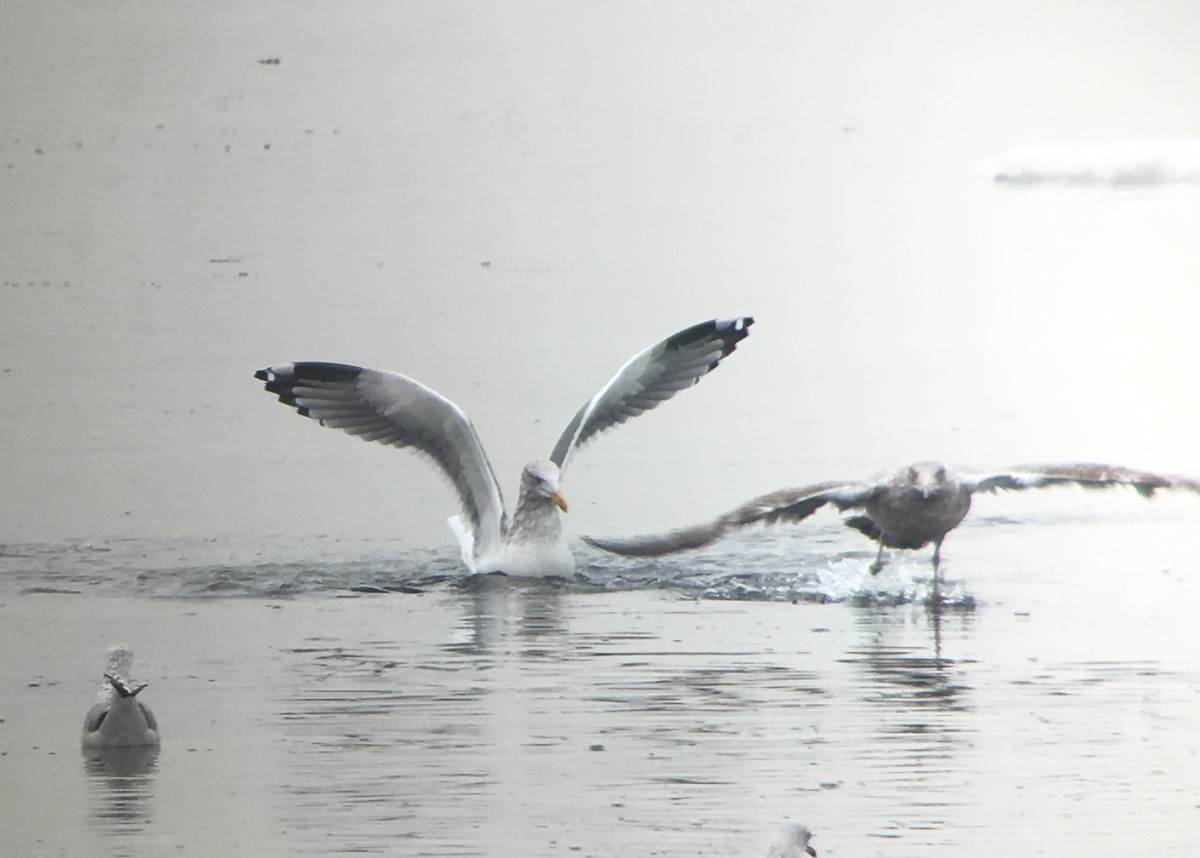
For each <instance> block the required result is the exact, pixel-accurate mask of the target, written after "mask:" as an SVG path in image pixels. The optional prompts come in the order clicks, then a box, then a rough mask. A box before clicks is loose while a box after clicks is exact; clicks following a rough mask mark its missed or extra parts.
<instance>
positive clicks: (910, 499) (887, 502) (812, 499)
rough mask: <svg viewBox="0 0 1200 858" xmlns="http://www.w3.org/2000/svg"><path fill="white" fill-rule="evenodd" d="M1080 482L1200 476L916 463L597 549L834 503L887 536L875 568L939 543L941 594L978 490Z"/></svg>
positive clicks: (648, 545)
mask: <svg viewBox="0 0 1200 858" xmlns="http://www.w3.org/2000/svg"><path fill="white" fill-rule="evenodd" d="M1058 485H1077V486H1081V487H1083V488H1088V489H1104V488H1114V487H1117V486H1127V487H1130V488H1133V489H1136V490H1137V492H1138V493H1139V494H1141V495H1142V496H1143V497H1151V496H1153V495H1154V493H1155V492H1156V491H1158V490H1160V489H1172V490H1183V491H1190V492H1194V493H1200V481H1197V480H1195V479H1190V478H1186V477H1172V476H1165V475H1162V474H1155V473H1151V472H1149V471H1137V470H1133V469H1131V468H1125V467H1121V466H1118V465H1102V464H1097V463H1090V462H1087V463H1073V464H1057V465H1019V466H1017V467H1014V468H1009V469H1005V470H1001V471H987V472H967V471H955V470H953V469H951V468H949V467H947V466H946V465H943V464H942V463H941V462H933V461H926V462H916V463H914V464H912V465H908V466H906V467H903V468H900V469H898V470H897V471H895V472H893V473H891V474H889V475H887V476H885V477H883V478H881V479H876V480H868V481H863V482H849V481H834V482H827V483H817V484H815V485H810V486H804V487H801V488H792V489H781V490H779V491H776V492H771V493H770V494H765V495H762V496H760V497H756V498H753V499H752V500H749V501H747V502H746V503H744V504H742V505H741V506H739V507H737V508H735V509H733V510H730V511H729V512H727V513H725V514H724V515H721V516H718V517H717V518H715V519H713V520H712V521H709V522H705V523H703V524H699V525H695V526H693V527H685V528H680V529H678V530H673V531H669V532H667V533H662V534H651V535H645V536H634V537H628V538H607V537H590V536H585V537H584V539H585V540H586V541H587V542H589V543H591V544H592V545H594V546H596V547H597V548H601V549H604V550H605V551H610V552H612V553H615V554H623V555H626V556H631V557H655V556H661V555H664V554H672V553H675V552H679V551H687V550H690V549H694V548H700V547H702V546H705V545H709V544H711V543H713V542H716V541H717V540H718V539H720V538H722V537H723V536H725V535H726V534H728V533H730V532H732V531H735V530H739V529H741V528H744V527H750V526H753V525H759V524H776V523H789V522H790V523H794V522H799V521H803V520H804V519H806V518H808V517H809V516H810V515H812V514H813V513H814V512H816V511H817V510H818V509H820V508H821V507H823V506H825V505H826V504H832V505H833V506H835V507H836V508H837V509H839V510H842V511H846V510H856V511H858V513H857V514H856V515H852V516H850V517H849V518H846V519H845V524H846V526H848V527H852V528H854V529H855V530H857V531H859V532H860V533H862V534H863V535H865V536H867V537H868V538H870V539H873V540H875V541H876V542H878V543H879V552H878V554H876V556H875V562H874V563H873V564H872V565H871V572H872V573H877V572H879V571H880V570H881V569H882V568H883V550H884V548H900V549H910V550H915V549H919V548H924V547H925V546H927V545H930V544H932V545H933V573H934V598H935V599H936V598H938V597H939V595H940V591H939V575H940V567H941V551H942V541H943V540H944V539H945V538H946V535H947V534H948V533H950V532H951V531H952V530H954V528H956V527H958V525H959V524H961V523H962V521H963V519H964V518H966V516H967V513H968V512H969V511H970V509H971V498H972V497H973V496H974V495H975V494H976V493H978V492H995V491H1000V490H1011V491H1016V490H1021V489H1033V488H1046V487H1048V486H1058Z"/></svg>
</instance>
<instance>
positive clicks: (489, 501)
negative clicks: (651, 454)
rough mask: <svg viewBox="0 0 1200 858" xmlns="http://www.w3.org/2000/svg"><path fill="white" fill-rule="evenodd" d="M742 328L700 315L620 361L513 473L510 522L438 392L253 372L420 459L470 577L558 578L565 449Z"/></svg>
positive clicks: (696, 366)
mask: <svg viewBox="0 0 1200 858" xmlns="http://www.w3.org/2000/svg"><path fill="white" fill-rule="evenodd" d="M753 323H754V319H753V318H752V317H750V316H746V317H742V318H737V319H725V320H716V319H714V320H711V321H708V322H701V323H700V324H698V325H693V326H692V327H690V328H686V329H684V330H682V331H679V332H678V333H675V334H672V335H671V336H669V337H667V338H666V339H665V340H662V341H661V342H659V343H656V344H654V345H652V346H650V347H649V348H647V349H645V350H643V351H641V352H639V353H638V354H636V355H634V356H633V357H632V358H630V360H629V361H628V362H627V363H626V364H625V365H624V366H622V367H621V368H620V369H619V370H617V372H616V374H615V375H614V376H613V377H612V378H610V379H609V380H608V383H607V384H605V385H604V386H603V387H602V388H601V389H600V391H599V392H598V393H596V395H595V396H593V397H592V398H591V399H589V400H588V401H587V402H585V403H584V405H583V407H582V408H580V409H579V411H578V412H577V413H576V414H575V416H574V417H573V418H572V419H571V421H570V423H568V424H567V428H566V429H565V430H564V431H563V433H562V435H561V436H560V437H559V439H558V442H557V443H556V444H555V445H554V449H553V451H552V452H551V453H550V458H549V460H546V461H533V462H530V463H529V464H527V465H526V466H525V468H524V469H523V470H522V472H521V487H520V494H519V496H518V498H517V506H516V509H515V510H513V513H512V516H511V517H510V516H509V514H508V512H507V510H506V508H505V505H504V499H503V497H502V495H501V493H500V484H499V483H498V482H497V481H496V475H495V473H494V472H493V470H492V465H491V462H489V461H488V457H487V454H486V453H485V452H484V449H483V443H482V442H481V441H480V439H479V436H478V434H476V432H475V427H474V426H473V425H472V424H471V421H470V419H469V418H468V417H467V415H466V414H465V413H463V411H462V409H460V408H459V407H458V406H457V405H455V404H454V403H453V402H451V401H450V400H449V399H447V398H446V397H444V396H442V395H441V394H440V393H437V392H436V391H434V390H431V389H430V388H428V387H425V386H424V385H422V384H420V383H419V382H416V381H414V380H413V379H411V378H408V377H406V376H403V375H400V374H399V373H394V372H384V371H382V370H377V369H364V368H363V367H359V366H350V365H347V364H340V363H322V362H313V361H306V362H299V363H290V364H285V365H282V366H272V367H268V368H266V369H261V370H259V371H258V372H256V373H255V374H254V377H255V378H257V379H259V380H260V381H264V382H266V389H267V391H268V392H269V393H273V394H276V395H277V396H278V397H279V401H280V402H282V403H284V404H285V405H290V406H291V407H292V408H295V409H296V411H297V412H298V413H299V414H301V415H302V416H304V417H309V418H312V419H313V420H316V421H318V422H319V423H320V424H321V425H322V426H328V427H330V428H333V429H341V430H342V431H343V432H347V433H349V434H351V435H357V436H359V437H360V438H362V439H364V440H367V441H378V442H379V443H381V444H388V445H390V446H393V447H402V448H412V449H413V450H415V451H416V452H418V453H421V454H424V455H425V456H428V457H429V458H430V459H432V460H433V461H434V463H435V464H437V465H438V467H440V468H441V470H442V472H443V474H444V475H445V476H446V477H447V478H448V479H449V480H450V482H451V484H452V485H453V486H454V489H455V492H456V493H457V494H458V500H459V503H460V505H461V509H462V514H461V515H457V516H453V517H451V518H450V519H449V521H448V524H449V525H450V529H451V530H452V531H454V534H455V536H456V537H457V539H458V542H459V547H460V548H461V550H462V558H463V562H464V563H465V564H466V566H467V568H468V569H469V570H470V571H471V572H477V573H489V572H505V573H508V574H510V575H532V576H543V575H569V574H571V572H573V571H574V568H575V560H574V558H573V556H572V554H571V550H570V548H569V547H568V545H567V542H566V537H565V536H564V534H563V532H562V521H561V518H560V511H561V512H566V511H567V502H566V499H565V498H564V497H563V494H562V491H561V488H560V481H561V479H562V474H563V472H565V471H566V468H567V465H568V464H569V463H570V460H571V457H572V456H573V455H574V453H575V451H576V450H578V449H579V448H580V447H581V446H583V445H584V444H585V443H587V442H588V441H590V440H591V439H593V438H595V437H596V436H597V435H599V434H600V433H602V432H604V431H605V430H607V429H611V428H612V427H613V426H617V425H619V424H621V423H624V422H625V421H626V420H628V419H629V418H631V417H636V416H637V415H639V414H641V413H643V412H646V411H649V410H651V409H653V408H656V407H657V406H658V405H659V404H661V403H663V402H665V401H666V400H668V399H670V398H671V397H672V396H674V395H675V394H677V393H679V391H681V390H684V389H685V388H688V387H691V386H692V385H693V384H695V383H696V382H698V381H699V380H700V379H701V378H702V377H704V376H705V375H707V374H708V373H709V372H711V371H712V370H714V369H716V367H717V365H718V364H719V363H720V362H721V360H722V359H723V358H725V357H728V356H729V355H730V354H731V353H732V352H733V351H734V349H735V348H736V347H737V344H738V343H739V342H741V341H742V340H743V339H745V338H746V337H747V336H748V335H749V333H750V325H752V324H753Z"/></svg>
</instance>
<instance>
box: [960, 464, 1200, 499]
mask: <svg viewBox="0 0 1200 858" xmlns="http://www.w3.org/2000/svg"><path fill="white" fill-rule="evenodd" d="M960 480H961V482H962V483H963V485H965V486H967V488H969V489H971V490H972V491H981V492H994V491H997V490H1010V491H1015V490H1020V489H1038V488H1045V487H1047V486H1060V485H1077V486H1082V487H1083V488H1087V489H1108V488H1114V487H1116V486H1129V487H1131V488H1133V489H1136V490H1137V492H1138V494H1140V495H1141V496H1142V497H1147V498H1148V497H1153V495H1154V493H1155V492H1156V491H1158V490H1159V489H1178V490H1183V491H1190V492H1197V493H1200V481H1197V480H1194V479H1189V478H1186V477H1172V476H1166V475H1163V474H1154V473H1150V472H1149V471H1137V470H1134V469H1132V468H1124V467H1121V466H1119V465H1102V464H1098V463H1095V462H1080V463H1074V464H1062V465H1018V466H1017V467H1015V468H1011V469H1009V470H1006V471H998V472H992V473H984V474H963V475H960Z"/></svg>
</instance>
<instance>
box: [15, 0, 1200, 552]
mask: <svg viewBox="0 0 1200 858" xmlns="http://www.w3.org/2000/svg"><path fill="white" fill-rule="evenodd" d="M1197 45H1200V15H1197V14H1195V10H1194V7H1193V5H1192V4H1191V3H1188V2H1157V3H1139V4H1130V3H1125V2H1108V3H1093V2H1087V3H1084V2H1058V3H1051V4H1046V3H1042V2H1024V3H1005V4H993V5H987V6H981V5H979V4H964V3H958V2H940V3H939V2H925V3H919V4H896V3H886V2H859V3H738V4H722V3H693V2H654V3H624V2H616V3H596V4H588V5H584V4H577V3H576V4H561V3H545V2H505V3H494V4H492V3H458V2H436V3H433V2H428V3H426V2H417V3H392V2H357V3H346V4H314V3H306V4H297V3H268V2H260V3H241V2H225V3H205V4H200V5H196V4H180V3H165V4H164V3H150V2H131V3H121V4H93V3H82V2H80V3H72V2H47V3H37V4H19V5H17V6H14V7H13V8H11V9H9V10H8V14H7V21H6V25H5V27H4V28H3V32H0V98H2V103H3V114H2V117H0V199H3V200H4V205H3V207H0V247H3V253H2V254H0V302H2V303H0V369H2V372H0V439H2V445H0V473H2V474H3V475H4V481H5V485H6V490H5V491H4V492H3V495H2V497H3V501H2V503H3V506H2V507H0V537H4V538H6V539H10V540H12V539H15V540H45V539H57V538H64V537H84V538H87V537H98V536H106V535H136V536H215V537H223V536H226V535H228V536H233V537H244V536H248V535H251V534H255V533H264V534H302V533H306V532H318V533H324V534H335V535H345V536H347V537H358V536H364V537H371V536H379V535H395V536H399V537H403V538H404V540H405V542H406V544H412V545H414V546H434V545H444V544H447V543H448V542H449V535H448V533H447V532H446V530H445V528H444V526H443V519H444V518H445V517H446V515H448V514H450V513H453V512H454V511H455V503H454V500H453V496H452V494H451V492H450V490H449V488H448V487H446V486H445V484H444V483H443V482H442V480H441V479H440V477H439V476H438V475H437V474H435V473H434V471H433V469H432V467H431V466H429V465H428V464H427V463H426V462H424V461H422V460H420V459H418V458H417V457H415V456H412V455H409V454H406V453H402V452H397V451H394V450H390V449H385V448H374V447H370V446H368V445H366V444H363V443H361V442H358V441H356V440H352V439H348V438H346V437H344V436H341V435H340V434H339V433H333V432H328V431H322V430H320V429H319V428H317V427H315V426H314V425H312V424H311V423H309V422H307V421H302V420H299V419H297V418H296V417H294V416H293V415H291V414H289V413H288V411H287V410H286V409H284V408H282V407H281V406H279V405H278V404H276V403H274V402H273V401H272V399H271V398H269V397H268V396H267V395H266V394H264V393H263V392H262V390H261V385H260V384H259V383H257V382H255V381H254V379H253V378H252V373H253V371H254V370H255V369H258V368H260V367H262V366H266V365H268V364H273V363H283V362H288V361H291V360H298V359H325V360H340V361H346V362H356V363H362V364H365V365H369V366H375V367H380V368H386V369H393V370H397V371H401V372H404V373H406V374H408V375H411V376H413V377H415V378H417V379H419V380H421V381H423V382H424V383H426V384H429V385H431V386H433V387H434V388H436V389H438V390H439V391H441V392H443V393H445V394H446V395H447V396H449V397H451V398H452V399H454V400H455V401H456V402H458V403H459V404H460V405H461V406H462V407H463V408H464V409H465V410H466V411H467V412H468V414H470V415H471V416H472V418H473V419H474V420H475V422H476V425H477V427H478V428H479V431H480V433H481V434H482V436H483V438H484V442H485V444H486V446H487V448H488V450H489V452H490V454H491V457H492V459H493V464H494V465H495V467H496V470H497V473H498V475H499V477H500V479H501V482H502V485H503V487H504V489H505V491H506V493H507V494H508V496H509V498H510V500H511V499H514V498H515V493H516V492H515V482H516V474H517V470H518V469H519V467H520V466H521V465H522V464H523V463H524V462H525V461H526V460H528V459H531V458H535V457H541V456H545V455H546V454H547V453H548V452H549V450H550V447H551V446H552V444H553V442H554V440H555V439H556V438H557V435H558V433H559V431H561V429H562V428H563V426H564V425H565V423H566V421H567V420H568V419H569V418H570V416H571V415H572V413H573V412H574V410H575V409H576V408H577V407H578V406H579V405H580V404H581V403H582V402H583V401H584V400H585V399H586V398H587V397H588V396H590V395H591V394H592V393H593V392H594V391H595V390H596V389H597V388H598V387H599V385H600V384H602V383H603V382H604V381H605V380H606V379H607V377H608V376H609V374H610V373H611V372H612V371H613V370H615V369H616V368H617V367H618V366H619V365H620V364H621V363H622V362H623V361H624V360H625V359H626V358H627V357H628V356H629V355H631V354H632V353H633V352H634V351H636V350H638V349H640V348H642V347H644V346H646V345H648V344H649V343H651V342H653V341H655V340H657V339H658V338H660V337H662V336H664V335H666V334H668V333H670V332H672V331H674V330H676V329H678V328H681V327H683V326H684V325H687V324H691V323H693V322H696V321H699V320H702V319H705V318H709V317H712V316H715V315H736V314H743V313H751V314H754V315H755V316H756V318H757V319H758V323H757V325H756V326H755V328H754V331H753V335H752V336H751V337H750V339H749V340H747V341H746V342H745V343H744V344H743V346H742V347H741V348H739V350H738V353H737V354H736V355H734V357H733V358H732V359H731V360H730V361H729V362H728V364H727V365H726V366H724V367H723V368H722V369H721V370H720V371H719V372H717V373H715V374H714V375H713V376H712V377H711V378H709V379H706V380H705V381H704V382H703V383H702V384H701V385H700V386H699V387H697V388H696V389H694V390H691V391H688V392H687V393H685V394H684V395H682V396H680V397H679V398H678V399H677V400H675V401H673V402H671V403H669V404H667V405H666V406H664V407H663V408H662V409H660V410H659V411H656V412H654V413H652V414H650V415H647V416H646V417H644V418H641V419H639V420H637V421H635V422H634V423H632V424H629V425H627V426H625V427H622V428H621V429H619V430H617V431H615V432H613V433H612V434H611V435H610V436H606V437H604V438H602V439H600V440H599V441H598V442H596V443H595V444H594V445H593V446H591V447H590V448H589V449H588V450H587V451H586V453H585V454H584V455H581V456H580V457H579V458H578V459H577V460H576V462H575V464H574V465H573V467H572V470H571V473H570V474H569V475H568V479H567V485H566V488H567V494H568V496H569V498H570V499H571V501H572V515H571V517H570V518H571V522H572V524H573V525H574V526H575V528H576V529H577V530H579V531H582V532H589V531H591V532H618V533H619V532H628V531H630V530H637V529H641V528H644V527H657V526H667V525H674V524H680V523H683V522H685V521H690V520H691V519H693V518H695V517H697V516H707V515H709V514H711V513H714V512H717V511H719V510H721V509H723V508H724V507H726V506H728V505H729V504H731V503H735V502H738V501H740V500H742V499H744V498H745V497H747V496H749V495H751V494H755V493H758V492H761V491H766V490H769V489H773V488H776V487H779V486H781V485H785V484H790V483H802V482H806V481H812V480H823V479H830V478H837V477H855V476H859V475H866V474H869V473H872V472H875V471H878V470H880V469H885V468H890V467H892V466H894V465H898V464H902V463H904V462H907V461H909V460H912V459H915V458H920V457H926V456H931V457H938V458H942V459H945V460H947V461H950V462H953V463H958V464H967V465H977V466H1000V465H1005V464H1012V463H1015V462H1021V461H1030V460H1062V459H1065V460H1071V459H1079V458H1084V459H1101V460H1111V461H1116V462H1121V463H1126V464H1131V465H1138V466H1144V467H1151V468H1159V469H1165V470H1171V471H1183V472H1193V473H1194V472H1200V445H1197V443H1196V438H1197V435H1198V430H1200V405H1198V404H1197V397H1196V396H1195V393H1194V392H1195V389H1196V365H1197V360H1196V358H1197V350H1198V348H1200V347H1198V346H1197V345H1196V340H1195V328H1196V319H1197V317H1198V315H1200V289H1198V288H1197V285H1198V281H1197V273H1198V269H1200V262H1198V259H1200V255H1198V254H1197V252H1196V247H1197V244H1196V236H1197V235H1200V189H1198V188H1197V187H1196V186H1193V185H1182V186H1159V187H1143V186H1132V187H1120V188H1113V187H1108V186H1099V187H1069V188H1054V187H1051V188H1040V187H1039V188H1029V189H1015V188H1011V187H1005V186H998V185H995V184H993V182H992V181H991V173H990V172H989V169H988V165H989V164H990V163H994V162H995V161H996V160H998V159H1000V158H1002V157H1003V156H1005V155H1006V153H1008V152H1010V151H1011V150H1013V149H1014V148H1016V147H1020V146H1026V145H1035V144H1041V143H1048V142H1055V141H1067V142H1070V143H1075V144H1079V145H1082V146H1093V145H1094V146H1100V145H1103V144H1105V143H1108V142H1110V141H1114V140H1128V139H1141V138H1162V139H1168V140H1170V139H1178V138H1187V137H1192V136H1195V135H1197V133H1198V129H1200V101H1198V100H1197V99H1196V98H1195V86H1194V85H1195V82H1196V81H1197V80H1200V51H1197V50H1196V46H1197ZM273 59H278V60H279V62H278V64H274V63H263V62H262V61H263V60H273Z"/></svg>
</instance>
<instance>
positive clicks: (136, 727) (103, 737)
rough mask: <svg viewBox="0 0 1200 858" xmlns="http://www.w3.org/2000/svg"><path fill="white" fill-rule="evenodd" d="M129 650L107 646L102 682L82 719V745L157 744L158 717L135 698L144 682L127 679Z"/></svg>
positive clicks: (107, 746) (121, 645)
mask: <svg viewBox="0 0 1200 858" xmlns="http://www.w3.org/2000/svg"><path fill="white" fill-rule="evenodd" d="M132 667H133V651H132V650H131V649H129V647H128V646H126V645H125V644H117V645H115V646H112V647H109V649H108V663H107V667H106V668H105V671H104V683H103V684H102V685H101V687H100V691H99V693H97V695H96V702H95V704H94V705H93V706H92V708H91V709H89V710H88V713H87V715H86V716H85V717H84V719H83V746H84V747H85V748H122V747H125V748H127V747H153V746H157V745H158V741H159V736H158V719H156V718H155V717H154V713H153V712H151V711H150V707H149V706H147V705H146V704H145V703H143V702H142V701H140V700H138V699H137V698H138V695H139V694H141V693H142V691H143V690H145V688H146V685H145V684H144V683H143V684H142V685H139V686H137V687H136V688H134V687H133V686H132V684H131V683H130V681H129V675H130V670H131V669H132Z"/></svg>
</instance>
